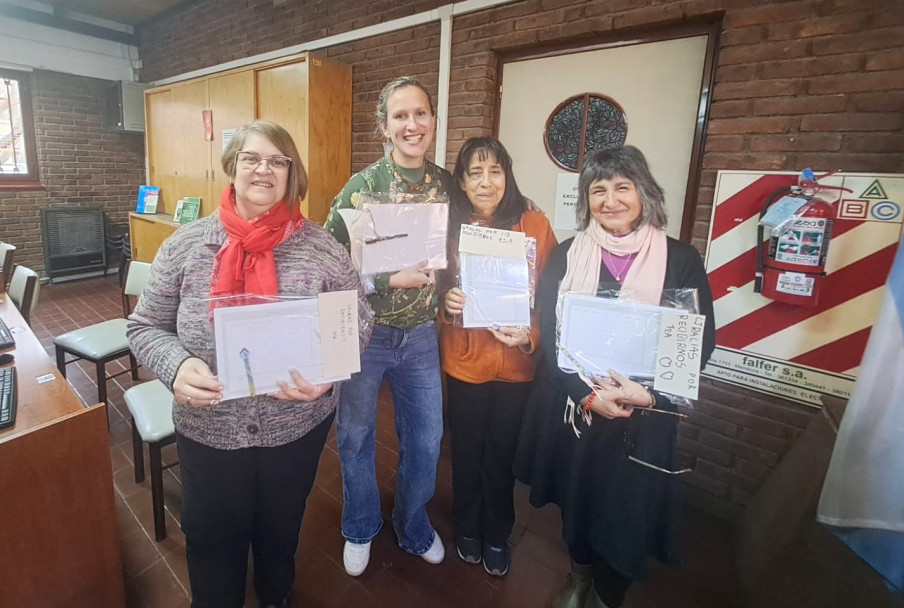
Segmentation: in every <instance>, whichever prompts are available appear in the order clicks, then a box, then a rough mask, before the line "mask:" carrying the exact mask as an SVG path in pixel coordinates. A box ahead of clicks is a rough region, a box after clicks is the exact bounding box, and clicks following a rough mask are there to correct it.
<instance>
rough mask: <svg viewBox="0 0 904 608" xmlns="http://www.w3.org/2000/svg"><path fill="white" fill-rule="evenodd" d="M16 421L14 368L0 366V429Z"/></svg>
mask: <svg viewBox="0 0 904 608" xmlns="http://www.w3.org/2000/svg"><path fill="white" fill-rule="evenodd" d="M15 423H16V368H15V366H10V367H0V429H5V428H7V427H10V426H12V425H13V424H15Z"/></svg>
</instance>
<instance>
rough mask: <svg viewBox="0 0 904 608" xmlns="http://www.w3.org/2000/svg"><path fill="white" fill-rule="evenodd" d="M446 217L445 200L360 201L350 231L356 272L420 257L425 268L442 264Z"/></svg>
mask: <svg viewBox="0 0 904 608" xmlns="http://www.w3.org/2000/svg"><path fill="white" fill-rule="evenodd" d="M448 220H449V205H448V203H398V204H372V203H364V208H363V210H362V211H361V213H360V214H359V215H358V217H357V218H356V219H355V220H354V222H353V223H352V231H351V236H352V243H353V247H354V248H355V249H358V250H359V251H360V255H353V256H352V257H353V258H355V261H356V262H357V261H358V260H359V259H360V268H359V272H360V273H361V274H363V275H372V274H377V273H381V272H395V271H397V270H401V269H402V268H408V267H410V266H414V265H415V264H418V263H420V262H423V261H426V262H427V266H426V268H427V269H433V270H440V269H443V268H445V267H446V234H447V230H448ZM387 237H391V238H387Z"/></svg>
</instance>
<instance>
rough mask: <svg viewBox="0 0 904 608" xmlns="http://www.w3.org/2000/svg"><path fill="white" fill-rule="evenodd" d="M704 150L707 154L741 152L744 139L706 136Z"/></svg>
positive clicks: (732, 136)
mask: <svg viewBox="0 0 904 608" xmlns="http://www.w3.org/2000/svg"><path fill="white" fill-rule="evenodd" d="M704 149H705V150H706V151H707V152H743V151H744V149H745V146H744V138H743V137H739V136H737V135H724V136H719V135H708V136H707V138H706V147H705V148H704Z"/></svg>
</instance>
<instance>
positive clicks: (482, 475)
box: [447, 376, 531, 547]
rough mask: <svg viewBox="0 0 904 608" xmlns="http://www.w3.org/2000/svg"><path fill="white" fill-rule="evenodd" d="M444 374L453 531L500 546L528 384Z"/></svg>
mask: <svg viewBox="0 0 904 608" xmlns="http://www.w3.org/2000/svg"><path fill="white" fill-rule="evenodd" d="M447 378H448V382H447V393H448V397H449V408H448V409H449V428H450V430H451V431H452V518H453V520H454V523H455V533H456V535H458V536H467V537H470V538H483V540H485V541H486V542H488V543H490V544H491V545H493V546H494V547H500V546H502V545H504V544H505V543H506V541H507V540H508V537H509V536H510V535H511V533H512V526H514V524H515V506H514V501H513V498H512V492H513V490H514V487H515V476H514V475H513V474H512V462H513V461H514V458H515V448H516V447H517V445H518V434H519V433H520V431H521V418H522V416H523V414H524V405H525V401H526V399H527V394H528V391H529V390H530V386H531V383H530V382H487V383H484V384H471V383H469V382H463V381H461V380H458V379H456V378H453V377H451V376H447Z"/></svg>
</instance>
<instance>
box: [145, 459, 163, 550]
mask: <svg viewBox="0 0 904 608" xmlns="http://www.w3.org/2000/svg"><path fill="white" fill-rule="evenodd" d="M148 448H149V449H148V456H149V459H150V467H151V501H152V503H153V506H154V538H155V539H157V541H158V542H159V541H161V540H164V539H166V514H165V512H164V510H163V459H162V457H161V454H160V442H154V443H149V444H148Z"/></svg>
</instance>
